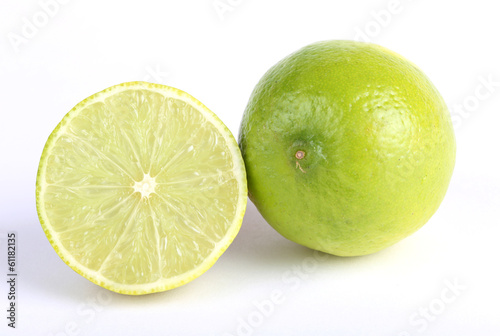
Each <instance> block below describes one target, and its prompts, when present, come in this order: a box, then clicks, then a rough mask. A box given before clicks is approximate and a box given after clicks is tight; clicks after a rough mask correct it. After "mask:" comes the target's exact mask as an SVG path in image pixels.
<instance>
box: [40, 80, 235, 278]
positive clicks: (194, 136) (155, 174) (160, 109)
mask: <svg viewBox="0 0 500 336" xmlns="http://www.w3.org/2000/svg"><path fill="white" fill-rule="evenodd" d="M47 160H48V162H47V167H49V168H48V169H47V170H46V173H45V181H44V187H45V190H44V195H45V196H44V203H43V206H44V208H45V212H46V215H47V218H49V220H50V227H51V230H52V231H53V232H52V234H53V236H54V238H55V239H57V240H58V241H59V243H60V246H62V248H63V249H65V250H66V252H67V253H68V254H70V255H71V256H72V257H73V258H74V259H75V261H76V262H78V263H79V264H81V265H82V266H83V267H85V268H86V269H87V270H88V271H90V272H96V273H99V274H100V275H101V276H104V277H105V278H107V279H109V280H111V281H114V282H117V283H122V284H141V283H151V282H155V281H161V279H165V278H171V277H174V276H177V275H181V274H183V273H185V272H188V271H190V270H192V269H193V268H195V267H196V266H197V265H199V264H200V263H202V262H203V261H204V259H205V258H206V257H207V256H209V255H210V253H211V252H212V251H213V250H214V249H215V247H216V244H217V243H218V242H220V241H221V240H222V238H223V237H224V235H225V233H226V232H227V230H228V228H229V226H230V225H231V221H232V219H233V218H234V216H235V212H236V204H237V203H238V202H237V199H238V184H237V178H236V176H235V174H236V173H235V172H234V171H233V163H232V159H231V155H230V151H229V148H228V147H227V144H226V141H225V140H224V139H223V136H222V135H221V134H220V132H219V131H218V130H217V129H216V127H215V126H214V125H213V124H212V123H211V122H209V121H207V118H206V117H205V116H204V115H203V114H202V113H201V112H200V111H198V110H197V109H196V108H194V107H193V106H191V105H190V104H188V103H186V102H184V101H182V100H180V99H177V98H172V97H164V96H163V95H161V94H159V93H155V92H150V91H137V90H134V91H123V92H121V93H117V94H115V95H112V96H110V97H108V98H105V99H103V100H101V101H97V102H95V103H93V104H91V105H88V106H87V107H86V108H85V109H83V110H82V111H81V112H80V113H78V115H75V117H74V118H72V119H71V120H70V121H69V122H68V124H67V125H66V128H65V129H63V130H61V134H60V136H59V137H58V138H57V139H56V140H55V143H54V144H53V148H52V150H51V155H50V156H49V157H48V158H47Z"/></svg>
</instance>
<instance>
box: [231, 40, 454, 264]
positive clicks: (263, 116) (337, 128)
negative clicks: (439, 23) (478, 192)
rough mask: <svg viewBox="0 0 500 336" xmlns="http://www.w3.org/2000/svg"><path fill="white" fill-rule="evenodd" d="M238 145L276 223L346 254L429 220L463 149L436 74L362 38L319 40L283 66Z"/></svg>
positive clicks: (253, 186)
mask: <svg viewBox="0 0 500 336" xmlns="http://www.w3.org/2000/svg"><path fill="white" fill-rule="evenodd" d="M239 145H240V148H241V150H242V154H243V158H244V161H245V166H246V171H247V176H248V189H249V197H250V199H251V200H252V201H253V203H254V204H255V205H256V207H257V208H258V210H259V212H260V213H261V214H262V215H263V217H264V218H265V219H266V220H267V222H268V223H269V224H270V225H271V226H272V227H274V228H275V229H276V230H277V231H278V232H279V233H281V234H282V235H283V236H284V237H286V238H288V239H290V240H292V241H295V242H297V243H299V244H302V245H305V246H307V247H310V248H313V249H316V250H320V251H323V252H327V253H331V254H335V255H339V256H357V255H366V254H370V253H374V252H377V251H380V250H382V249H384V248H386V247H388V246H390V245H393V244H394V243H396V242H398V241H400V240H401V239H403V238H405V237H407V236H408V235H410V234H412V233H413V232H415V231H416V230H418V229H419V228H420V227H422V226H423V225H424V224H425V223H426V222H427V221H428V220H429V218H430V217H431V216H432V215H433V214H434V212H435V211H436V210H437V208H438V207H439V204H440V203H441V201H442V200H443V198H444V196H445V193H446V190H447V188H448V185H449V182H450V179H451V175H452V172H453V167H454V164H455V151H456V147H455V137H454V133H453V127H452V123H451V119H450V115H449V112H448V110H447V108H446V105H445V103H444V101H443V99H442V97H441V96H440V94H439V92H438V91H437V90H436V88H435V87H434V85H433V84H432V83H431V82H430V80H429V79H428V78H427V77H426V76H425V74H424V73H423V72H422V71H421V70H420V69H418V68H417V67H416V66H415V65H414V64H413V63H411V62H409V61H408V60H406V59H404V58H403V57H402V56H400V55H398V54H396V53H394V52H392V51H390V50H388V49H385V48H382V47H380V46H378V45H375V44H370V43H362V42H353V41H324V42H318V43H315V44H312V45H309V46H306V47H304V48H302V49H300V50H298V51H297V52H295V53H293V54H291V55H289V56H287V57H286V58H284V59H283V60H281V61H280V62H279V63H277V64H276V65H274V66H273V67H272V68H271V69H270V70H269V71H268V72H267V73H266V74H265V75H264V76H263V77H262V79H261V80H260V81H259V83H258V84H257V86H256V87H255V89H254V91H253V93H252V95H251V97H250V101H249V103H248V106H247V108H246V110H245V113H244V116H243V120H242V124H241V129H240V136H239ZM298 152H299V153H298ZM301 155H303V157H301Z"/></svg>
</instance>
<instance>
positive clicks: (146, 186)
mask: <svg viewBox="0 0 500 336" xmlns="http://www.w3.org/2000/svg"><path fill="white" fill-rule="evenodd" d="M155 187H156V181H155V178H154V177H151V176H149V173H148V174H144V177H143V178H142V181H140V182H137V181H136V182H135V184H134V192H140V193H141V196H142V198H148V197H149V195H151V194H152V193H154V192H155Z"/></svg>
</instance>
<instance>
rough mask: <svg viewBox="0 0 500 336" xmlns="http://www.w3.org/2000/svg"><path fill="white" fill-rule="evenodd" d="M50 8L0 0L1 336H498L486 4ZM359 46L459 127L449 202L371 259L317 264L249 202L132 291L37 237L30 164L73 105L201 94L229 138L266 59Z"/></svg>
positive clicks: (495, 117)
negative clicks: (230, 229)
mask: <svg viewBox="0 0 500 336" xmlns="http://www.w3.org/2000/svg"><path fill="white" fill-rule="evenodd" d="M45 2H47V3H50V2H51V1H49V0H45ZM62 2H63V1H62V0H60V4H59V5H58V6H57V7H55V6H53V5H52V6H48V7H47V6H44V5H42V4H41V3H40V2H38V1H36V0H24V1H18V0H1V2H0V113H1V119H0V140H1V141H0V160H1V162H0V224H1V230H0V236H1V238H2V240H1V246H0V267H1V272H2V274H6V267H5V266H6V261H5V259H6V257H5V256H6V248H5V234H6V232H8V231H17V233H18V270H19V278H18V288H17V290H18V302H17V303H18V312H17V313H18V321H17V329H16V331H15V332H14V331H12V330H11V329H10V328H7V326H6V324H7V320H6V318H5V316H6V312H5V310H6V309H7V304H8V302H7V286H6V283H5V281H4V279H5V277H4V275H0V280H1V284H0V311H1V312H2V313H0V334H1V335H58V336H62V335H149V334H151V335H159V334H161V335H167V336H168V335H252V334H253V335H395V336H407V335H499V334H500V289H499V284H500V272H499V257H500V244H499V238H500V227H499V210H498V209H499V208H500V207H499V204H500V192H499V190H500V179H499V173H498V172H499V168H500V167H499V151H498V145H499V140H500V132H499V130H498V129H499V125H500V115H499V107H500V64H499V62H500V44H499V43H498V41H499V40H498V36H499V33H500V20H499V19H498V10H497V9H496V8H495V7H494V4H495V2H494V1H491V0H476V1H434V0H419V1H415V0H414V1H410V0H400V1H390V0H376V1H291V0H287V1H264V0H220V1H214V0H199V1H180V0H179V1H153V0H142V1H130V0H120V1H102V0H101V1H97V0H86V1H82V0H69V1H68V0H65V1H64V2H65V3H64V4H63V3H62ZM42 3H43V2H42ZM52 3H53V1H52ZM214 4H218V5H219V11H217V10H216V9H215V7H214ZM224 5H225V6H226V7H225V11H224V9H223V6H224ZM47 12H50V13H49V14H50V15H48V14H46V13H47ZM44 13H45V14H44ZM32 24H34V25H35V28H34V29H33V27H31V29H30V27H29V26H30V25H32ZM366 38H369V39H370V40H371V41H373V42H375V43H378V44H381V45H383V46H385V47H388V48H390V49H392V50H394V51H396V52H398V53H400V54H402V55H404V56H405V57H407V58H408V59H410V60H412V61H413V62H414V63H416V64H417V65H419V66H420V67H421V68H422V69H423V70H424V72H426V74H427V75H428V76H429V77H430V78H431V79H432V81H433V82H434V84H435V85H436V86H437V88H438V89H439V90H440V92H441V93H442V95H443V97H444V99H445V100H446V102H447V104H448V106H449V108H450V112H451V113H452V116H453V118H454V122H455V129H456V137H457V143H458V153H457V163H456V168H455V173H454V176H453V179H452V181H451V185H450V188H449V191H448V194H447V196H446V198H445V200H444V202H443V203H442V205H441V207H440V209H439V210H438V212H437V213H436V214H435V215H434V217H433V218H432V219H431V220H430V221H429V223H428V224H427V225H426V226H425V227H424V228H422V229H421V230H420V231H419V232H417V233H416V234H414V235H413V236H411V237H409V238H407V239H405V240H403V241H402V242H400V243H398V244H396V245H395V246H393V247H391V248H388V249H386V250H384V251H382V252H380V253H376V254H374V255H370V256H365V257H359V258H339V257H333V256H332V257H328V258H326V259H324V260H323V259H322V260H318V259H317V258H315V254H313V252H312V251H311V250H308V249H306V248H303V247H301V246H299V245H297V244H294V243H292V242H289V241H287V240H285V239H284V238H282V237H281V236H280V235H279V234H277V233H276V232H275V231H274V230H273V229H271V228H270V226H268V224H267V223H266V222H265V221H264V220H263V219H262V217H261V216H260V215H259V214H258V212H257V211H256V209H255V207H254V206H253V205H252V204H251V202H249V205H248V210H247V213H246V215H245V219H244V221H243V226H242V229H241V231H240V233H239V235H238V236H237V238H236V239H235V241H234V243H233V244H232V245H231V246H230V248H229V249H228V250H227V251H226V253H225V254H224V255H223V256H222V257H221V258H220V259H219V261H218V262H217V263H216V264H215V266H214V267H212V268H211V269H210V270H209V271H208V272H207V273H205V274H204V275H202V276H201V277H199V278H198V279H196V280H194V281H193V282H191V283H189V284H187V285H185V286H183V287H180V288H178V289H175V290H171V291H169V292H165V293H161V294H154V295H146V296H141V297H131V296H124V295H119V294H115V293H112V292H109V291H107V290H104V289H101V288H100V287H98V286H96V285H94V284H92V283H91V282H89V281H88V280H86V279H85V278H83V277H81V276H80V275H78V274H76V273H75V272H73V271H72V270H71V269H70V268H69V267H68V266H66V265H65V264H64V263H63V262H62V261H61V260H60V259H59V257H58V256H57V255H56V253H55V252H54V250H53V249H52V247H51V246H50V245H49V243H48V241H47V239H46V238H45V236H44V234H43V232H42V229H41V227H40V224H39V222H38V219H37V215H36V208H35V178H36V170H37V166H38V160H39V158H40V154H41V152H42V148H43V146H44V143H45V140H46V139H47V137H48V136H49V134H50V133H51V131H52V130H53V128H54V127H55V126H56V125H57V123H58V122H59V121H60V120H61V118H62V117H63V116H64V115H65V113H66V112H68V111H69V110H70V109H71V108H72V107H73V106H74V105H75V104H76V103H78V102H79V101H80V100H82V99H84V98H86V97H87V96H89V95H91V94H93V93H95V92H97V91H100V90H102V89H104V88H106V87H108V86H111V85H114V84H118V83H121V82H126V81H133V80H147V81H151V82H158V83H162V84H167V85H171V86H175V87H178V88H180V89H182V90H185V91H187V92H189V93H190V94H192V95H193V96H194V97H196V98H198V99H199V100H200V101H202V102H203V103H204V104H205V105H207V106H208V107H209V108H210V109H212V110H213V111H214V112H215V113H216V114H217V115H218V116H219V117H220V119H221V120H222V121H223V122H224V123H225V124H226V125H227V126H228V127H229V129H230V130H231V131H232V132H233V134H234V135H235V136H236V135H237V133H238V127H239V122H240V120H241V116H242V113H243V111H244V108H245V105H246V103H247V101H248V98H249V95H250V92H251V90H252V89H253V87H254V85H255V84H256V82H257V81H258V79H259V78H260V77H261V76H262V75H263V74H264V72H265V71H266V70H267V69H268V68H269V67H270V66H272V65H273V64H274V63H276V62H277V61H278V60H280V59H281V58H283V57H284V56H286V55H287V54H289V53H291V52H293V51H295V50H296V49H298V48H300V47H302V46H304V45H307V44H309V43H312V42H315V41H319V40H326V39H358V40H360V39H366ZM488 81H489V82H490V84H485V83H487V82H488ZM450 288H451V289H450ZM277 293H281V297H280V299H281V300H279V301H277V302H275V303H271V301H269V300H270V299H271V298H276V297H275V296H276V295H278V294H277ZM275 301H276V300H275ZM258 306H260V309H263V310H264V313H265V314H264V313H262V312H261V311H260V310H259V308H258ZM262 307H264V308H262Z"/></svg>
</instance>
